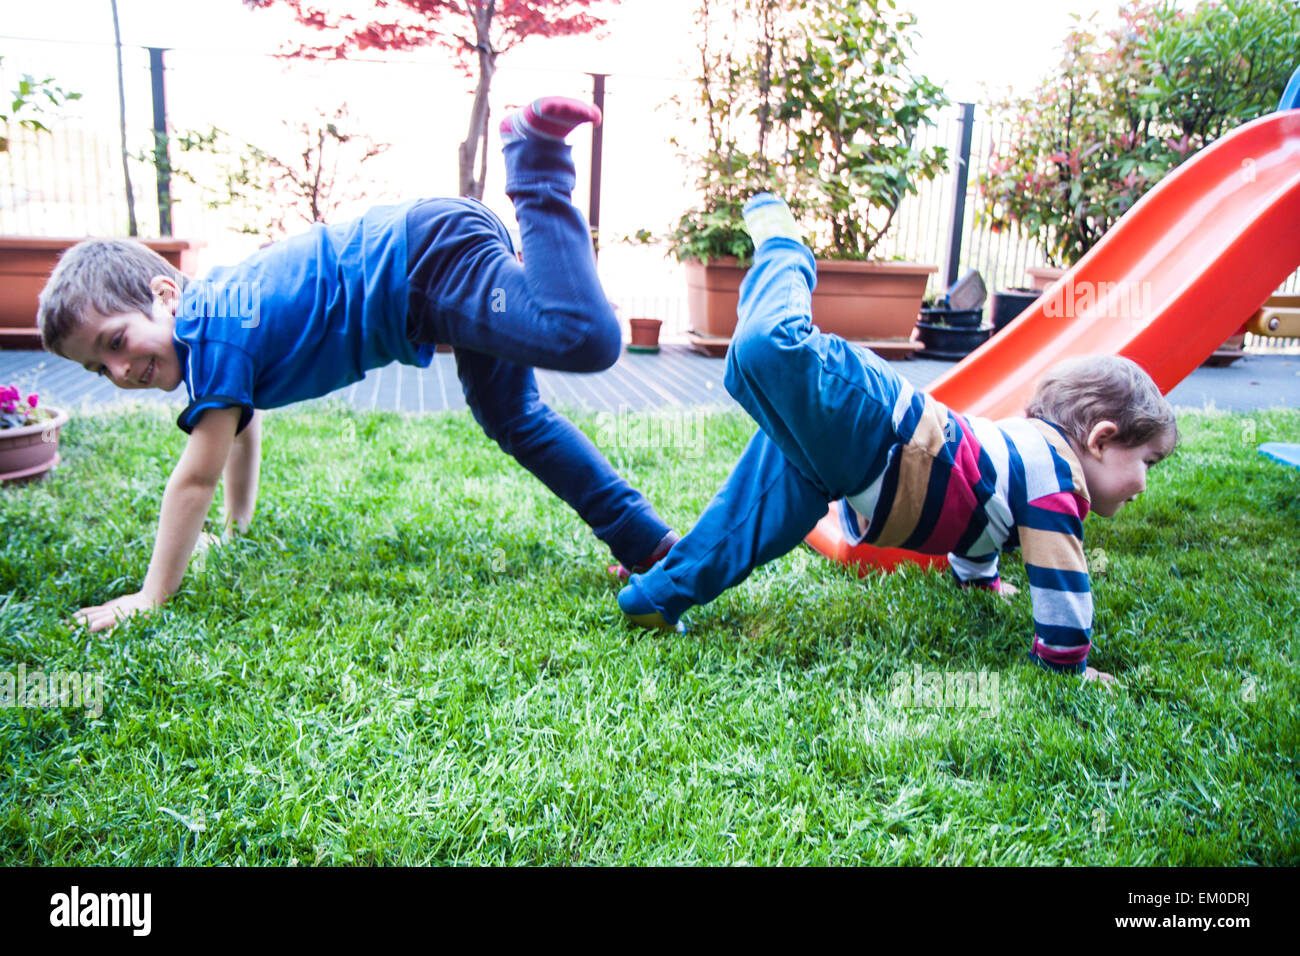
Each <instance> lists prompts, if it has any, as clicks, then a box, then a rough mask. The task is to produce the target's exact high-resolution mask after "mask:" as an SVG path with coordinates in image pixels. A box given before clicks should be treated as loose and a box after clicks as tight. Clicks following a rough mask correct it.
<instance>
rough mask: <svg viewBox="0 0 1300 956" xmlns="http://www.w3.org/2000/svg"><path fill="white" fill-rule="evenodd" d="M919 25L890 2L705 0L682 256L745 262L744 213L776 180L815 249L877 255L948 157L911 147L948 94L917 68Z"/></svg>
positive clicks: (677, 239)
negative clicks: (903, 209)
mask: <svg viewBox="0 0 1300 956" xmlns="http://www.w3.org/2000/svg"><path fill="white" fill-rule="evenodd" d="M915 22H916V21H915V18H914V17H912V16H911V15H910V14H903V13H899V12H898V11H897V9H896V8H895V5H894V3H893V0H862V2H858V0H724V2H722V3H718V2H715V0H701V2H700V5H699V7H698V8H697V11H696V28H697V33H698V35H699V36H700V37H701V41H700V45H699V47H698V50H699V55H700V59H699V71H698V73H697V75H696V78H695V92H694V95H693V96H692V97H690V98H689V100H680V99H679V100H678V101H677V103H678V107H679V109H681V111H682V112H683V114H684V115H685V116H686V118H687V119H688V121H689V122H690V123H691V125H692V127H693V128H695V129H697V130H700V131H702V132H703V142H702V144H699V143H697V144H692V145H691V146H683V147H682V148H683V158H684V160H685V161H686V162H687V163H688V164H689V165H690V166H691V168H692V169H693V170H694V172H695V174H696V187H697V189H698V191H699V194H700V197H701V201H700V204H699V205H698V206H696V207H694V208H692V209H689V210H687V211H686V212H685V213H683V214H682V216H681V218H680V219H679V220H678V222H677V225H676V227H675V228H674V229H673V230H672V232H670V233H669V234H668V235H667V236H666V237H665V238H666V239H667V241H668V243H669V246H670V248H671V250H672V252H673V254H674V255H675V256H676V257H677V258H678V259H680V260H687V259H696V260H702V261H708V260H710V259H714V258H719V257H722V256H737V257H739V258H741V259H742V260H743V259H746V258H747V257H748V256H749V255H750V254H751V253H752V251H753V245H752V244H751V243H750V240H749V236H748V234H747V233H745V231H744V228H743V224H742V222H741V217H740V210H741V207H742V206H743V205H744V203H745V201H746V200H747V199H748V198H749V197H750V196H752V195H753V194H754V193H755V192H759V191H761V190H769V191H773V192H777V193H780V194H781V195H783V196H785V197H786V198H787V199H789V201H790V205H791V208H792V209H793V210H794V212H795V215H796V217H797V218H798V219H799V221H800V226H801V227H802V228H803V229H804V231H805V233H806V235H807V236H808V237H809V242H810V244H811V245H812V247H813V249H814V251H815V252H816V253H817V254H818V255H820V256H824V257H827V258H836V259H845V258H847V259H865V258H868V257H869V256H870V255H871V252H872V249H873V248H874V247H875V245H876V244H877V243H878V242H879V241H880V239H881V238H882V237H883V236H884V234H885V233H886V232H887V230H888V229H889V226H890V224H891V223H892V221H893V217H894V213H895V212H896V211H897V209H898V205H899V203H900V202H901V201H902V199H903V197H904V196H905V195H907V194H908V193H909V192H914V191H915V190H916V188H917V186H918V184H919V183H921V182H924V181H926V180H928V179H931V178H933V177H934V176H935V175H937V174H938V173H939V172H940V171H941V170H942V168H943V165H944V162H945V160H946V153H945V151H944V150H943V149H941V148H932V149H928V150H920V149H917V148H915V146H914V144H913V140H914V137H915V134H916V131H917V129H918V128H919V127H920V125H921V124H923V123H928V122H931V115H932V112H933V111H934V110H935V109H937V108H939V107H941V106H943V105H945V104H946V103H947V100H946V98H945V97H944V96H943V93H942V91H941V90H939V88H938V87H936V86H935V85H934V84H933V83H931V82H930V81H929V80H927V79H925V78H924V77H920V76H915V75H913V74H912V73H911V72H910V71H909V70H908V69H907V65H906V61H907V58H908V56H909V55H910V53H911V49H912V48H911V28H912V27H913V26H914V25H915ZM678 145H679V146H682V144H681V143H680V142H678ZM638 238H641V239H643V240H646V241H649V240H650V239H652V238H653V237H652V236H650V235H649V234H648V233H645V232H643V233H641V234H639V236H638Z"/></svg>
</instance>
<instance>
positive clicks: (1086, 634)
mask: <svg viewBox="0 0 1300 956" xmlns="http://www.w3.org/2000/svg"><path fill="white" fill-rule="evenodd" d="M1085 514H1087V504H1086V503H1085V502H1083V501H1081V500H1080V498H1079V497H1078V496H1076V495H1075V494H1074V493H1073V492H1070V491H1060V492H1057V493H1055V494H1051V495H1044V496H1043V497H1041V498H1037V499H1035V500H1033V501H1030V502H1029V503H1028V504H1027V505H1026V507H1025V509H1024V512H1023V513H1022V514H1021V515H1020V516H1019V521H1018V524H1019V533H1020V548H1021V553H1022V555H1023V557H1024V561H1025V572H1026V575H1027V577H1028V578H1029V596H1030V600H1031V601H1032V602H1033V607H1034V642H1033V646H1032V648H1031V649H1030V655H1031V656H1032V657H1033V658H1034V659H1035V660H1037V661H1038V663H1040V664H1041V665H1043V666H1044V667H1046V668H1048V669H1050V670H1057V671H1071V672H1077V673H1082V672H1083V670H1084V669H1085V668H1086V667H1087V665H1088V652H1089V651H1090V650H1091V649H1092V587H1091V583H1090V580H1089V577H1088V560H1087V558H1086V557H1085V556H1084V553H1083V515H1085Z"/></svg>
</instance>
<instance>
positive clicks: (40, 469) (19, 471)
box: [0, 408, 68, 484]
mask: <svg viewBox="0 0 1300 956" xmlns="http://www.w3.org/2000/svg"><path fill="white" fill-rule="evenodd" d="M50 411H52V412H54V417H53V418H51V419H49V420H47V421H43V422H37V423H36V424H34V425H24V426H22V427H21V428H0V484H8V483H10V482H15V483H17V482H25V481H34V480H36V479H38V478H43V477H44V476H45V473H46V472H47V471H49V470H50V469H51V468H53V467H54V466H55V465H57V464H58V463H59V460H60V459H59V432H60V430H61V429H62V428H63V426H64V425H66V424H67V422H68V413H67V412H65V411H61V410H59V409H57V408H51V409H50Z"/></svg>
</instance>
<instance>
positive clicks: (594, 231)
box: [587, 73, 609, 255]
mask: <svg viewBox="0 0 1300 956" xmlns="http://www.w3.org/2000/svg"><path fill="white" fill-rule="evenodd" d="M608 75H609V74H608V73H592V74H590V76H591V78H592V80H593V81H594V82H595V86H594V87H593V89H592V94H591V100H592V102H593V103H595V104H596V109H598V110H600V112H601V114H602V115H603V114H604V112H605V77H607V76H608ZM604 133H605V124H604V122H602V123H601V124H600V125H599V126H597V127H596V128H595V129H593V130H592V131H591V195H590V197H589V203H590V205H589V210H590V215H589V216H588V217H587V221H588V224H589V225H590V226H591V241H592V245H593V246H594V248H595V249H596V253H597V255H599V254H600V158H601V153H602V151H603V147H604V142H605V137H604Z"/></svg>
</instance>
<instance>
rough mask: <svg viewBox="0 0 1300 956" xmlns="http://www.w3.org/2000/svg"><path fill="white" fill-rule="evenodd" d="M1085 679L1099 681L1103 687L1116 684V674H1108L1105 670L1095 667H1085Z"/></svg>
mask: <svg viewBox="0 0 1300 956" xmlns="http://www.w3.org/2000/svg"><path fill="white" fill-rule="evenodd" d="M1083 679H1084V680H1085V681H1094V680H1095V681H1099V682H1100V683H1101V686H1102V687H1113V686H1114V684H1115V678H1114V676H1112V675H1111V674H1107V673H1106V672H1105V671H1099V670H1097V668H1095V667H1087V668H1084V671H1083Z"/></svg>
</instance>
